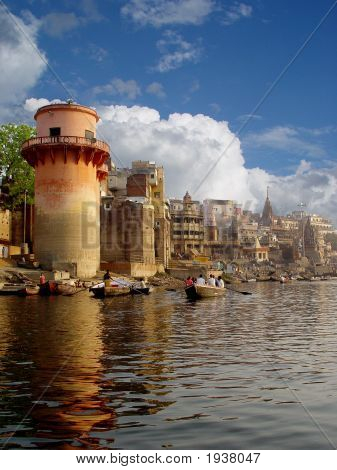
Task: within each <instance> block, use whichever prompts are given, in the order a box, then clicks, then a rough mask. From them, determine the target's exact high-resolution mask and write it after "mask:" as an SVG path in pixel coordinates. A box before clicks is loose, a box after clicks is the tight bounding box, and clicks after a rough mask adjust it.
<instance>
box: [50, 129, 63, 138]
mask: <svg viewBox="0 0 337 470" xmlns="http://www.w3.org/2000/svg"><path fill="white" fill-rule="evenodd" d="M49 135H50V137H56V136H58V135H61V127H50V128H49Z"/></svg>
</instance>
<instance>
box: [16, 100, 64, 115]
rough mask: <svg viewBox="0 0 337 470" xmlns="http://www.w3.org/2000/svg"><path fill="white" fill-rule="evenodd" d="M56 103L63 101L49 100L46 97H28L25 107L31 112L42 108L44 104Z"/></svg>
mask: <svg viewBox="0 0 337 470" xmlns="http://www.w3.org/2000/svg"><path fill="white" fill-rule="evenodd" d="M56 103H62V101H61V100H59V99H55V100H51V101H49V100H48V99H46V98H28V99H26V101H25V104H24V106H23V108H24V110H25V111H28V112H29V113H35V111H37V110H38V109H39V108H42V106H47V105H48V104H56Z"/></svg>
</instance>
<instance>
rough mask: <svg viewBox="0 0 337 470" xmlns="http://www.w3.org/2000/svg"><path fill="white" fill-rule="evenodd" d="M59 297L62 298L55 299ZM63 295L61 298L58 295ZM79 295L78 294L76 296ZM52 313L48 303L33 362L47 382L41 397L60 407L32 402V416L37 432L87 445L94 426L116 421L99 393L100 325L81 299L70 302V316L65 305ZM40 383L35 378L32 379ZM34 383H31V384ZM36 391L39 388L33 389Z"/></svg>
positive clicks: (107, 426) (95, 311)
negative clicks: (43, 326) (42, 334)
mask: <svg viewBox="0 0 337 470" xmlns="http://www.w3.org/2000/svg"><path fill="white" fill-rule="evenodd" d="M58 300H61V299H58ZM62 300H63V299H62ZM76 300H78V299H76ZM54 307H55V312H54V313H55V315H53V311H51V309H50V308H49V307H48V317H47V319H46V320H47V324H46V325H45V329H46V331H49V332H50V334H49V335H47V336H44V337H39V338H38V339H37V342H38V345H39V346H38V351H39V352H41V356H39V354H37V357H36V358H35V361H36V363H37V365H38V368H39V375H40V374H41V371H43V372H44V379H45V381H46V382H47V383H46V384H45V385H48V384H49V382H50V381H52V383H51V386H50V387H48V389H47V391H46V393H45V394H44V396H43V401H51V402H58V403H59V406H58V407H56V408H53V409H52V410H51V409H50V408H46V407H45V406H43V405H42V406H41V405H37V406H36V407H35V408H34V411H33V417H34V419H35V420H37V421H38V422H39V426H38V431H37V435H38V437H49V436H50V434H49V432H48V433H46V432H45V431H44V430H45V429H47V430H48V431H50V430H51V431H52V437H53V439H55V438H58V439H71V440H72V439H73V438H75V442H77V445H78V443H81V442H82V444H84V445H85V446H86V447H88V445H89V446H93V447H95V446H96V444H97V442H96V441H97V440H95V439H90V438H89V432H90V431H93V430H98V429H99V430H107V429H111V428H112V427H114V426H115V413H114V410H113V409H112V408H108V407H107V406H106V403H105V402H104V401H103V400H102V398H101V397H100V384H101V381H102V374H103V372H102V367H101V362H100V359H101V355H102V341H101V325H100V321H99V314H98V308H97V305H95V304H93V305H92V306H91V309H90V312H89V311H88V309H87V308H86V309H85V308H83V306H82V305H81V303H80V302H77V303H75V302H74V300H73V301H72V305H71V307H72V308H71V315H69V310H68V309H67V308H66V309H65V310H62V312H61V313H60V310H59V307H57V315H56V305H54ZM37 382H38V383H40V377H38V378H37ZM34 388H35V387H34ZM36 391H37V393H39V392H38V387H37V388H36Z"/></svg>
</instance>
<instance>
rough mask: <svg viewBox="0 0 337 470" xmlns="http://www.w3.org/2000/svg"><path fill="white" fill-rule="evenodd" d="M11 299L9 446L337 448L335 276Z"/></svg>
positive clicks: (3, 391)
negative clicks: (192, 293) (205, 290)
mask: <svg viewBox="0 0 337 470" xmlns="http://www.w3.org/2000/svg"><path fill="white" fill-rule="evenodd" d="M239 288H241V289H242V290H250V291H252V292H253V295H251V296H243V295H240V294H235V293H231V292H229V293H228V295H227V296H226V297H225V298H223V299H208V300H203V301H199V302H196V303H191V302H188V301H187V300H186V298H185V294H184V292H168V291H155V292H154V293H153V294H151V295H150V296H147V297H134V298H131V297H124V298H119V299H106V300H96V299H93V298H91V296H90V294H89V293H88V292H82V293H80V294H78V295H77V296H74V297H50V298H40V297H31V298H16V297H12V298H10V297H1V298H0V446H5V447H7V448H42V449H108V448H111V449H160V448H171V449H225V448H230V449H268V448H269V449H270V448H271V449H296V448H297V449H329V448H332V447H333V446H336V445H337V364H336V359H337V309H336V299H337V280H332V281H326V282H312V283H304V282H303V283H301V282H293V283H289V284H288V285H281V284H278V283H249V284H242V285H241V286H239Z"/></svg>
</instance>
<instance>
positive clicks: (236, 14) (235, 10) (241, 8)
mask: <svg viewBox="0 0 337 470" xmlns="http://www.w3.org/2000/svg"><path fill="white" fill-rule="evenodd" d="M252 13H253V8H252V7H251V6H250V5H247V4H246V3H239V2H235V3H234V4H233V5H232V6H231V7H229V8H228V10H227V11H226V13H225V17H224V19H223V23H224V24H225V25H226V26H229V25H231V24H233V23H236V22H237V21H239V20H241V19H242V18H249V17H250V16H251V15H252Z"/></svg>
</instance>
